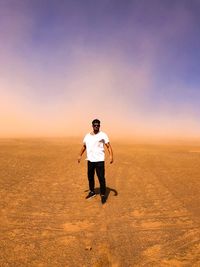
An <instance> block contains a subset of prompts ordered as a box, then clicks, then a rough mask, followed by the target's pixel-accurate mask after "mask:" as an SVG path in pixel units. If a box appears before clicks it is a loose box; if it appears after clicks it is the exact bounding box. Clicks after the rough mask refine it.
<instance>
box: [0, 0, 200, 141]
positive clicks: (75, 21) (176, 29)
mask: <svg viewBox="0 0 200 267" xmlns="http://www.w3.org/2000/svg"><path fill="white" fill-rule="evenodd" d="M199 14H200V0H190V1H188V0H125V1H121V0H120V1H119V0H101V1H96V0H84V1H82V0H0V106H1V113H0V125H1V127H0V137H40V136H47V137H53V136H55V137H58V136H62V137H63V136H83V135H84V134H85V133H87V132H89V131H91V121H92V120H93V119H94V118H99V119H100V120H101V130H103V131H105V132H107V133H108V134H109V135H110V136H111V137H113V138H114V137H122V138H128V137H131V138H136V137H150V138H157V137H161V138H199V137H200V124H199V116H200V75H199V72H200V33H199V28H200V16H199Z"/></svg>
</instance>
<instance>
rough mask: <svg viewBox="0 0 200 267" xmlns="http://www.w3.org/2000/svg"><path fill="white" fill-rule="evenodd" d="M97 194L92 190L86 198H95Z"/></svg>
mask: <svg viewBox="0 0 200 267" xmlns="http://www.w3.org/2000/svg"><path fill="white" fill-rule="evenodd" d="M95 196H96V194H95V192H93V191H90V192H89V194H88V195H87V196H86V199H89V198H93V197H95Z"/></svg>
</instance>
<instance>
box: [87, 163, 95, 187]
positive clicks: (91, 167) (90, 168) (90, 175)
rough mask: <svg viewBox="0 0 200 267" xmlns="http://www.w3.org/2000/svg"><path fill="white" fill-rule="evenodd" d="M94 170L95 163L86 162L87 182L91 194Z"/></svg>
mask: <svg viewBox="0 0 200 267" xmlns="http://www.w3.org/2000/svg"><path fill="white" fill-rule="evenodd" d="M94 170H95V163H94V162H90V161H89V160H88V171H87V174H88V181H89V188H90V191H91V192H94Z"/></svg>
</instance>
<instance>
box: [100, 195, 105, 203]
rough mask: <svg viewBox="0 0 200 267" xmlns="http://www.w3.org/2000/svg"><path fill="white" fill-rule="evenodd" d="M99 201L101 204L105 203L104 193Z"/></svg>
mask: <svg viewBox="0 0 200 267" xmlns="http://www.w3.org/2000/svg"><path fill="white" fill-rule="evenodd" d="M101 203H102V204H105V203H106V196H105V195H101Z"/></svg>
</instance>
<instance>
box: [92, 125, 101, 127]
mask: <svg viewBox="0 0 200 267" xmlns="http://www.w3.org/2000/svg"><path fill="white" fill-rule="evenodd" d="M92 126H93V127H100V124H93V125H92Z"/></svg>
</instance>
